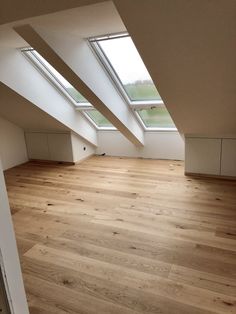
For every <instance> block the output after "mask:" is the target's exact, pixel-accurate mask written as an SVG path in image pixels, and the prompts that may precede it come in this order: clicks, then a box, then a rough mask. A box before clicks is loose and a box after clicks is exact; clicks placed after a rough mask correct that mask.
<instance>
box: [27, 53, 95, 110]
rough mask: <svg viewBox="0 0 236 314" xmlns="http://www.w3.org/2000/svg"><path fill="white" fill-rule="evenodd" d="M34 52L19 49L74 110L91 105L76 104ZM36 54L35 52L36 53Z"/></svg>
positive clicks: (87, 103)
mask: <svg viewBox="0 0 236 314" xmlns="http://www.w3.org/2000/svg"><path fill="white" fill-rule="evenodd" d="M34 51H36V50H35V49H34V48H32V47H25V48H21V52H22V53H23V55H24V56H25V57H26V58H27V59H28V60H30V62H31V63H32V64H33V65H34V66H35V67H36V68H37V69H38V70H39V71H40V72H41V73H42V74H43V75H44V76H45V77H46V78H47V79H48V81H49V82H50V83H52V84H53V85H54V86H55V87H56V88H57V89H58V90H59V91H60V92H62V94H63V95H64V96H66V98H67V99H69V100H70V102H72V104H73V105H74V106H75V107H76V108H81V109H82V108H89V107H92V104H90V103H89V102H76V101H75V99H74V98H73V97H72V96H71V95H70V94H69V92H68V91H67V90H66V87H65V86H64V85H63V84H62V83H61V82H60V81H59V79H58V78H57V77H56V76H55V75H54V74H53V73H52V72H51V70H50V69H49V68H48V67H47V66H46V65H45V64H44V63H43V62H42V61H41V60H40V59H39V58H38V56H37V54H35V53H34ZM36 52H37V51H36ZM46 61H47V60H46ZM58 73H59V72H58ZM59 74H60V73H59Z"/></svg>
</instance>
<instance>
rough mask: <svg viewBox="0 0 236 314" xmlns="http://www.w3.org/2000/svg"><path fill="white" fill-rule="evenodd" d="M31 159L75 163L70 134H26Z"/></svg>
mask: <svg viewBox="0 0 236 314" xmlns="http://www.w3.org/2000/svg"><path fill="white" fill-rule="evenodd" d="M25 139H26V145H27V150H28V157H29V159H40V160H49V161H50V160H51V161H52V160H53V161H63V162H73V150H72V143H71V134H70V133H40V132H26V133H25Z"/></svg>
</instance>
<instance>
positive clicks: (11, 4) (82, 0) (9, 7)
mask: <svg viewBox="0 0 236 314" xmlns="http://www.w3.org/2000/svg"><path fill="white" fill-rule="evenodd" d="M103 1H106V0H50V1H32V0H3V1H1V3H0V24H5V23H10V22H13V21H17V20H21V19H25V18H29V17H34V16H39V15H43V14H48V13H53V12H57V11H62V10H67V9H71V8H75V7H79V6H84V5H89V4H93V3H97V2H103Z"/></svg>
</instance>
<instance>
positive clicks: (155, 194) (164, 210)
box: [6, 157, 236, 314]
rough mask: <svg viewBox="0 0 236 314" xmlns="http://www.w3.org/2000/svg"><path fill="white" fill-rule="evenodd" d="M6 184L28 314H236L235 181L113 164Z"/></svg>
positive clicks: (166, 165)
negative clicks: (27, 303)
mask: <svg viewBox="0 0 236 314" xmlns="http://www.w3.org/2000/svg"><path fill="white" fill-rule="evenodd" d="M6 181H7V188H8V194H9V198H10V205H11V209H12V214H13V220H14V226H15V231H16V235H17V242H18V247H19V251H20V258H21V263H22V269H23V275H24V282H25V287H26V291H27V297H28V301H29V307H30V313H31V314H36V313H37V314H39V313H45V314H51V313H56V314H65V313H89V314H92V313H94V314H95V313H96V314H118V313H119V314H135V313H136V314H138V313H155V314H156V313H170V314H213V313H222V314H223V313H224V314H227V313H236V182H235V181H231V182H230V181H224V180H216V179H203V178H198V179H197V178H195V179H193V178H190V177H185V176H184V175H183V163H182V162H178V161H154V160H142V159H121V158H109V157H93V158H91V159H89V160H87V161H85V162H83V163H82V164H79V165H76V166H65V165H49V164H42V163H41V164H40V163H28V164H26V165H22V166H19V167H17V168H14V169H11V170H9V171H7V172H6ZM22 314H23V313H22Z"/></svg>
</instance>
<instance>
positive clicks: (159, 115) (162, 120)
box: [137, 105, 175, 128]
mask: <svg viewBox="0 0 236 314" xmlns="http://www.w3.org/2000/svg"><path fill="white" fill-rule="evenodd" d="M137 112H138V114H139V116H140V118H141V119H142V121H143V123H144V124H145V126H146V127H147V128H175V125H174V122H173V120H172V119H171V117H170V115H169V112H168V111H167V109H166V107H165V106H164V105H163V106H158V107H156V108H149V109H141V110H138V111H137Z"/></svg>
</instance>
